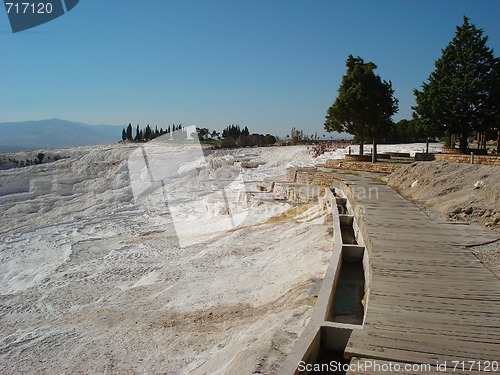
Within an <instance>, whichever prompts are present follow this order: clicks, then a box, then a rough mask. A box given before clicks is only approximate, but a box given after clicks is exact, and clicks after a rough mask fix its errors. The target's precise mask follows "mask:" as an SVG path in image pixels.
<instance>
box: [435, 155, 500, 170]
mask: <svg viewBox="0 0 500 375" xmlns="http://www.w3.org/2000/svg"><path fill="white" fill-rule="evenodd" d="M435 158H436V160H441V161H448V162H452V163H464V164H469V163H470V155H463V154H462V155H457V154H435ZM474 164H484V165H495V166H497V167H500V157H495V156H484V155H474Z"/></svg>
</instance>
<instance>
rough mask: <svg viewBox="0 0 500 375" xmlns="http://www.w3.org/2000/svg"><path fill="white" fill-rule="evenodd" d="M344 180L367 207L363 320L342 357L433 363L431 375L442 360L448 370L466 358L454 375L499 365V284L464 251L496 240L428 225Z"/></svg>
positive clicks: (406, 208)
mask: <svg viewBox="0 0 500 375" xmlns="http://www.w3.org/2000/svg"><path fill="white" fill-rule="evenodd" d="M342 178H344V179H346V182H347V184H348V185H349V187H350V190H351V191H352V192H354V195H355V199H356V201H357V203H358V205H359V206H358V209H359V208H360V206H362V207H363V209H364V210H365V211H364V214H363V219H364V222H365V224H366V231H367V234H368V237H369V240H368V241H369V243H370V244H371V250H370V253H369V259H370V266H371V267H370V268H371V280H370V294H369V299H368V306H367V313H366V317H365V322H364V325H363V328H362V329H356V330H354V331H353V332H352V335H351V337H350V339H349V341H348V344H347V348H346V351H345V355H346V356H347V357H350V358H353V359H352V361H353V362H352V363H355V362H360V361H361V362H362V361H367V360H368V361H369V360H371V359H377V360H379V361H380V362H381V363H384V362H383V361H385V363H402V364H404V363H421V364H430V365H432V366H433V370H432V371H431V372H430V373H434V372H436V373H437V372H440V371H438V369H436V368H434V366H435V365H436V364H442V363H444V361H447V370H448V371H449V370H450V369H451V370H452V369H453V367H454V366H453V365H455V364H456V362H457V361H458V362H462V361H464V362H465V369H466V370H467V371H462V369H458V370H456V371H453V373H457V374H466V373H484V372H480V371H479V370H480V368H479V366H481V367H482V368H483V367H484V365H485V364H486V361H490V362H492V361H497V364H498V365H499V366H500V280H498V279H497V278H496V277H495V276H494V275H493V274H492V273H491V272H490V271H488V270H487V269H486V268H485V267H484V266H483V265H482V264H481V263H480V262H479V260H478V259H477V258H476V257H475V256H474V255H473V254H472V253H471V252H470V251H469V250H468V249H467V248H466V247H465V245H473V244H481V243H485V242H490V241H493V240H495V239H496V238H497V236H496V235H495V234H494V233H493V232H492V231H490V230H487V229H486V228H482V227H479V226H473V225H463V224H452V223H441V222H438V221H434V220H431V219H430V218H429V217H428V216H427V215H426V214H425V213H424V212H422V211H421V210H420V209H419V208H418V207H416V206H415V205H414V204H412V203H411V202H408V201H407V200H406V199H404V198H402V197H401V196H399V195H398V194H397V193H396V192H395V191H394V190H393V189H391V188H389V187H387V186H385V185H383V184H382V183H380V182H378V181H375V180H370V179H366V178H362V177H357V176H345V175H343V176H342ZM354 357H355V358H354ZM467 361H475V364H474V365H472V363H469V362H467ZM471 365H472V369H470V367H471ZM450 366H451V367H450ZM459 366H461V365H459ZM474 370H476V371H474ZM350 373H352V374H362V373H366V374H373V373H378V372H376V371H367V372H362V371H359V372H350ZM386 373H387V372H386ZM401 373H408V374H410V373H411V374H413V373H427V371H420V372H419V371H416V372H415V371H413V372H412V371H408V372H401ZM492 373H500V369H497V370H496V371H492Z"/></svg>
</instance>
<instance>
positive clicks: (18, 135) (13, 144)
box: [0, 118, 123, 151]
mask: <svg viewBox="0 0 500 375" xmlns="http://www.w3.org/2000/svg"><path fill="white" fill-rule="evenodd" d="M122 129H123V127H121V126H114V125H88V124H84V123H81V122H73V121H67V120H60V119H57V118H54V119H51V120H39V121H23V122H0V151H20V150H31V149H38V148H56V147H74V146H88V145H97V144H106V143H116V142H118V141H119V140H120V139H121V130H122Z"/></svg>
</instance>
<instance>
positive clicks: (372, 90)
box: [324, 55, 398, 161]
mask: <svg viewBox="0 0 500 375" xmlns="http://www.w3.org/2000/svg"><path fill="white" fill-rule="evenodd" d="M346 67H347V73H346V74H345V75H344V76H343V77H342V83H341V85H340V87H339V89H338V96H337V98H336V99H335V102H334V103H333V105H332V106H331V107H330V108H328V110H327V114H326V117H325V124H324V126H325V130H326V131H328V132H332V131H337V132H347V133H350V134H353V135H355V137H356V138H357V139H358V141H359V144H360V147H359V154H360V155H363V144H364V141H365V140H366V139H370V138H371V139H372V140H373V153H374V160H375V161H376V155H377V139H378V138H380V137H382V136H383V135H384V134H385V133H387V132H389V131H390V129H391V124H392V120H391V118H392V116H393V115H394V114H395V113H396V112H397V110H398V100H397V99H396V98H394V90H393V88H392V83H391V82H390V81H389V82H387V81H382V79H381V78H380V76H378V75H377V74H375V73H374V70H375V69H376V68H377V66H376V65H375V64H374V63H372V62H368V63H365V62H364V61H363V59H362V58H360V57H353V56H352V55H349V57H348V58H347V61H346Z"/></svg>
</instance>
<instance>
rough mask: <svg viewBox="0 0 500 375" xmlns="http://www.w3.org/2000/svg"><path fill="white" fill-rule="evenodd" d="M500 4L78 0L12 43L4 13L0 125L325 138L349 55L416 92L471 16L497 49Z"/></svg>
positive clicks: (410, 101)
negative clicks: (237, 130)
mask: <svg viewBox="0 0 500 375" xmlns="http://www.w3.org/2000/svg"><path fill="white" fill-rule="evenodd" d="M499 14H500V1H498V0H481V1H472V0H470V1H462V0H424V1H422V0H420V1H402V0H401V1H396V0H393V1H368V0H366V1H351V0H350V1H333V0H329V1H319V0H316V1H305V0H303V1H294V0H284V1H277V0H252V1H251V0H245V1H242V0H227V1H225V0H224V1H222V0H205V1H195V0H189V1H186V0H81V1H80V3H79V4H78V5H77V6H76V7H75V8H74V9H73V10H72V11H70V12H69V13H67V14H66V15H64V16H62V17H60V18H58V19H56V20H54V21H52V22H49V23H47V24H44V25H41V26H39V27H37V28H34V29H31V30H27V31H23V32H19V33H16V34H13V33H12V32H11V29H10V26H9V24H8V19H7V15H6V12H5V11H4V9H3V8H2V9H0V69H1V72H2V73H1V74H2V80H1V86H0V87H1V89H0V122H2V121H23V120H34V119H36V120H38V119H47V118H54V117H58V118H62V119H67V120H73V121H81V122H86V123H89V124H113V125H125V124H128V123H129V122H131V123H132V124H134V125H135V124H141V125H146V124H151V125H158V126H159V127H160V126H167V125H169V124H172V123H176V124H179V123H182V124H183V125H193V124H194V125H196V126H199V127H207V128H209V129H211V130H212V129H216V130H219V131H220V130H222V129H223V128H224V127H225V126H227V125H229V124H232V123H235V124H240V125H241V126H248V127H249V129H250V130H251V131H252V132H261V133H267V132H269V133H273V134H277V135H282V136H283V135H285V134H288V133H289V131H290V128H291V127H292V126H294V127H296V128H298V129H303V130H304V132H305V133H307V134H314V133H315V132H318V135H322V134H324V131H323V121H324V116H325V113H326V109H327V108H328V107H329V106H330V105H331V104H332V103H333V101H334V99H335V97H336V94H337V89H338V87H339V84H340V81H341V78H342V75H343V74H344V73H345V60H346V58H347V56H348V55H349V54H353V55H355V56H360V57H362V58H363V59H365V61H373V62H374V63H375V64H377V66H378V69H377V73H378V74H379V75H380V76H381V77H382V78H383V79H386V80H391V81H392V82H393V86H394V88H395V95H396V97H397V98H398V99H399V108H400V109H399V113H398V114H397V115H396V116H395V117H394V119H395V120H399V119H401V118H410V117H411V112H412V111H411V106H412V105H414V97H413V89H414V88H418V87H420V85H421V84H422V82H423V81H425V80H427V78H428V76H429V74H430V73H431V72H432V70H433V69H434V61H435V60H436V59H438V58H439V57H440V55H441V49H442V48H444V47H445V46H446V45H447V44H448V42H449V41H450V40H451V39H452V38H453V36H454V34H455V27H456V26H457V25H460V24H461V23H462V20H463V16H464V15H467V16H468V17H470V19H471V22H472V23H474V24H475V25H476V26H477V27H479V28H482V29H483V30H484V32H485V34H486V35H488V36H489V47H490V48H493V49H494V51H495V55H496V56H499V51H500V22H499V18H498V17H499V16H498V15H499Z"/></svg>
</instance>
